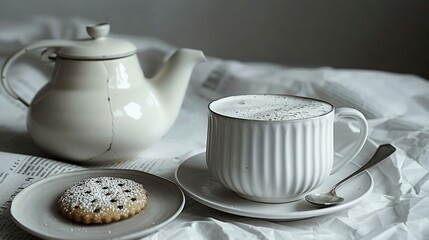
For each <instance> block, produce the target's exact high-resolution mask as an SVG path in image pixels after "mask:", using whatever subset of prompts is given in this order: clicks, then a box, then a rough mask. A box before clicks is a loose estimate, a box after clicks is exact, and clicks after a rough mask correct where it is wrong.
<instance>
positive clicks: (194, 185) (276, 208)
mask: <svg viewBox="0 0 429 240" xmlns="http://www.w3.org/2000/svg"><path fill="white" fill-rule="evenodd" d="M375 149H376V147H375V145H374V144H372V143H370V142H367V143H366V144H365V147H364V149H363V150H362V151H363V152H361V154H359V155H358V156H357V157H356V159H355V160H354V162H358V163H364V162H365V161H366V160H367V159H369V158H368V156H371V155H372V154H373V153H374V152H375ZM363 158H365V159H363ZM358 168H359V167H358V166H357V165H356V164H354V163H350V164H347V165H346V166H344V167H343V168H341V169H340V171H339V172H337V173H335V174H333V175H331V176H329V177H328V178H327V179H326V180H325V182H324V183H323V184H322V185H321V186H320V187H319V188H317V189H315V190H314V191H313V192H318V193H325V192H328V191H329V190H330V188H331V187H332V186H333V185H334V184H335V183H336V182H338V181H339V180H341V179H343V178H344V177H346V176H347V175H349V174H350V173H352V172H353V171H355V170H357V169H358ZM175 177H176V180H177V182H178V183H179V185H180V187H182V189H183V190H184V191H185V193H186V194H187V195H189V196H190V197H192V198H193V199H195V200H196V201H198V202H200V203H202V204H204V205H206V206H208V207H211V208H214V209H217V210H220V211H223V212H227V213H231V214H235V215H239V216H245V217H253V218H261V219H268V220H276V221H287V220H298V219H303V218H309V217H316V216H321V215H325V214H330V213H334V212H337V211H340V210H343V209H347V208H350V207H351V206H353V205H354V204H356V203H358V202H359V201H361V200H362V199H363V198H364V197H365V196H366V195H367V194H369V193H370V192H371V190H372V188H373V185H374V182H373V180H372V177H371V175H370V174H369V173H368V172H364V173H362V174H361V175H359V176H357V177H355V178H353V179H352V180H350V181H348V182H347V183H345V184H344V185H343V186H341V187H340V188H339V189H338V191H337V193H338V195H340V196H341V197H343V198H344V199H345V201H344V202H342V203H341V204H339V205H336V206H333V207H328V208H318V207H317V206H314V205H311V204H310V203H307V202H306V201H305V200H304V199H301V200H298V201H295V202H290V203H281V204H266V203H259V202H253V201H250V200H246V199H244V198H241V197H239V196H238V195H236V194H235V193H233V192H231V191H230V190H228V189H226V188H225V187H223V186H222V185H221V184H220V183H219V182H218V181H217V180H216V179H215V178H214V177H212V176H211V175H210V173H209V171H208V169H207V165H206V160H205V153H201V154H199V155H196V156H193V157H191V158H189V159H188V160H186V161H185V162H184V163H182V164H181V165H180V166H179V167H178V168H177V170H176V175H175Z"/></svg>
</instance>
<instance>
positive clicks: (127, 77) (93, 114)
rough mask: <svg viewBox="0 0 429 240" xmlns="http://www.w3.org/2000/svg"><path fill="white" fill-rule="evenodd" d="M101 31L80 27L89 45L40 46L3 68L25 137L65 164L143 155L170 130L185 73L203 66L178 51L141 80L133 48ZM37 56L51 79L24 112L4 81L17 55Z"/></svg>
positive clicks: (194, 53)
mask: <svg viewBox="0 0 429 240" xmlns="http://www.w3.org/2000/svg"><path fill="white" fill-rule="evenodd" d="M109 29H110V27H109V25H108V24H97V25H92V26H88V27H87V32H88V34H89V35H90V36H91V38H90V39H84V40H76V41H72V40H42V41H39V42H35V43H33V44H30V45H28V46H26V47H24V48H22V49H20V50H18V51H17V52H15V53H14V54H12V55H11V56H10V57H9V58H8V59H7V60H6V62H5V64H4V66H3V68H2V72H1V76H2V84H3V87H4V88H5V90H6V92H7V93H8V94H9V95H10V96H11V97H13V98H15V99H17V100H19V101H21V102H22V103H23V104H24V105H26V106H28V115H27V129H28V132H29V134H30V136H31V138H32V139H33V141H34V142H35V143H36V144H37V145H38V146H40V147H41V148H42V149H44V150H45V151H46V152H48V153H50V154H52V155H54V156H56V157H59V158H62V159H66V160H71V161H81V162H83V161H95V162H109V161H116V160H123V159H126V158H129V157H131V156H133V155H135V154H136V153H138V152H140V151H142V150H143V149H145V148H147V147H149V146H150V145H151V144H153V143H154V142H155V141H157V140H158V139H159V138H161V137H162V136H163V135H164V134H165V133H166V132H167V131H168V130H169V128H170V127H171V126H172V124H173V122H174V121H175V119H176V117H177V115H178V112H179V110H180V107H181V104H182V102H183V98H184V95H185V91H186V87H187V85H188V82H189V78H190V75H191V72H192V69H193V67H194V66H195V64H197V63H198V62H201V61H204V60H205V58H204V54H203V53H202V52H201V51H198V50H192V49H179V50H178V51H176V52H175V53H174V54H173V55H172V56H171V57H170V59H169V60H168V61H167V62H166V63H165V64H164V66H163V68H162V69H161V70H160V71H159V72H158V73H157V74H156V75H155V77H153V79H146V78H145V76H144V74H143V72H142V70H141V67H140V64H139V61H138V58H137V56H136V47H135V46H134V45H133V44H132V43H130V42H128V41H125V40H120V39H112V38H108V37H107V34H108V33H109ZM38 48H45V49H46V50H45V51H44V52H42V60H44V61H48V62H55V68H54V73H53V76H52V79H51V80H50V81H49V82H48V83H47V84H46V85H45V86H44V87H43V88H42V89H40V90H39V92H38V93H37V94H36V95H35V97H34V98H33V100H32V102H31V104H28V103H27V102H26V101H24V100H23V99H21V98H20V97H19V96H18V95H17V94H16V92H15V91H14V90H13V89H12V88H11V87H10V85H9V83H8V81H7V78H6V74H7V70H8V68H9V66H10V64H11V63H13V62H14V60H15V59H16V58H18V57H19V56H20V55H22V54H24V53H26V52H28V51H30V50H33V49H38Z"/></svg>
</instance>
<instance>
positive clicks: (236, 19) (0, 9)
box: [0, 0, 429, 79]
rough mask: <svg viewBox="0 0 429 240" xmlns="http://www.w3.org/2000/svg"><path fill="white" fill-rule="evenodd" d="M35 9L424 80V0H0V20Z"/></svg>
mask: <svg viewBox="0 0 429 240" xmlns="http://www.w3.org/2000/svg"><path fill="white" fill-rule="evenodd" d="M34 15H53V16H58V17H62V18H72V17H84V18H87V19H92V20H95V21H98V22H109V23H110V24H111V25H112V28H113V30H112V31H114V32H116V33H126V34H134V35H145V36H153V37H157V38H160V39H162V40H164V41H166V42H169V43H171V44H173V45H176V46H179V47H192V48H198V49H202V50H204V52H205V53H206V54H207V55H210V56H216V57H220V58H223V59H236V60H240V61H262V62H273V63H280V64H285V65H289V66H300V67H317V66H332V67H337V68H363V69H376V70H385V71H391V72H399V73H411V74H416V75H419V76H422V77H425V78H426V79H429V1H427V0H421V1H419V0H407V1H404V0H356V1H352V0H326V1H316V0H295V1H291V0H283V1H280V0H265V1H263V0H180V1H179V0H156V1H155V0H151V1H143V0H73V1H63V0H34V1H17V0H0V21H2V20H6V19H8V20H24V19H28V18H31V17H32V16H34Z"/></svg>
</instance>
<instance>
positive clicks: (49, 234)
mask: <svg viewBox="0 0 429 240" xmlns="http://www.w3.org/2000/svg"><path fill="white" fill-rule="evenodd" d="M99 176H112V177H120V178H127V179H131V180H134V181H136V182H139V183H142V184H143V185H144V187H145V188H146V189H147V191H148V205H147V207H146V209H145V210H144V211H143V212H141V213H139V214H137V215H135V216H133V217H131V218H129V219H126V220H121V221H118V222H114V223H109V224H99V225H84V224H78V223H73V222H71V221H69V220H67V219H65V218H64V217H62V216H61V215H60V214H59V213H58V212H57V209H56V201H57V199H58V198H59V196H60V195H61V194H62V193H63V191H64V190H65V189H67V188H68V187H70V186H71V185H73V184H74V183H75V182H78V181H80V180H83V179H85V178H89V177H99ZM184 205H185V197H184V194H183V192H182V191H181V190H180V188H179V187H178V186H177V185H176V184H175V183H173V182H171V181H169V180H166V179H163V178H160V177H158V176H155V175H152V174H148V173H145V172H141V171H136V170H120V169H98V170H84V171H77V172H70V173H65V174H59V175H55V176H52V177H49V178H46V179H43V180H41V181H38V182H36V183H34V184H32V185H30V186H28V187H27V188H25V189H24V190H23V191H21V192H20V193H19V194H18V195H17V196H16V197H15V198H14V200H13V202H12V206H11V210H10V211H11V215H12V219H14V220H15V222H16V223H17V224H18V225H19V226H20V227H21V228H23V229H24V230H26V231H27V232H29V233H31V234H34V235H36V236H38V237H42V238H45V239H112V238H120V239H131V238H138V237H142V236H145V235H147V234H149V233H152V232H154V231H156V230H158V229H159V228H161V227H163V226H164V225H166V224H167V223H169V222H171V221H172V220H173V219H175V218H176V217H177V216H178V215H179V213H180V212H181V211H182V210H183V207H184Z"/></svg>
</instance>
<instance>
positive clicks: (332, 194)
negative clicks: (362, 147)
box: [305, 144, 396, 207]
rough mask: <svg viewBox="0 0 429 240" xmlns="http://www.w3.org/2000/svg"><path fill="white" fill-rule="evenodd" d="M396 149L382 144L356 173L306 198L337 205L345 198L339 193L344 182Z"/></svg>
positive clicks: (314, 202)
mask: <svg viewBox="0 0 429 240" xmlns="http://www.w3.org/2000/svg"><path fill="white" fill-rule="evenodd" d="M395 151H396V148H395V147H393V146H392V145H390V144H383V145H380V146H379V147H378V149H377V151H376V152H375V153H374V155H373V156H372V158H371V159H370V160H369V161H368V162H367V163H366V164H365V165H363V166H362V167H361V168H359V169H358V170H356V171H355V172H354V173H352V174H350V175H349V176H348V177H346V178H344V179H343V180H341V181H340V182H338V183H337V184H335V185H334V186H333V187H332V189H331V191H329V192H328V193H316V194H308V195H307V196H305V200H307V202H309V203H312V204H315V205H318V206H324V207H328V206H333V205H336V204H338V203H341V202H342V201H344V198H342V197H340V196H338V195H337V189H338V188H339V187H340V186H341V185H342V184H344V183H345V182H347V181H348V180H350V179H351V178H353V177H355V176H357V175H359V174H360V173H362V172H363V171H365V170H367V169H368V168H370V167H372V166H374V165H376V164H377V163H379V162H381V161H382V160H384V159H385V158H387V157H388V156H390V154H392V153H394V152H395Z"/></svg>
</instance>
